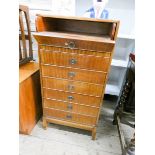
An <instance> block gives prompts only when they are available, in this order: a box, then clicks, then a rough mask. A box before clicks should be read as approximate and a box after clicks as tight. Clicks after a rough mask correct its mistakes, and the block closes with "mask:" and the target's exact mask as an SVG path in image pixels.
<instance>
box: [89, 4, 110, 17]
mask: <svg viewBox="0 0 155 155" xmlns="http://www.w3.org/2000/svg"><path fill="white" fill-rule="evenodd" d="M86 12H88V13H90V18H95V10H94V8H93V7H92V8H90V9H89V10H87V11H86ZM108 15H109V12H108V11H107V10H105V9H104V10H103V11H102V13H101V16H100V18H102V19H108Z"/></svg>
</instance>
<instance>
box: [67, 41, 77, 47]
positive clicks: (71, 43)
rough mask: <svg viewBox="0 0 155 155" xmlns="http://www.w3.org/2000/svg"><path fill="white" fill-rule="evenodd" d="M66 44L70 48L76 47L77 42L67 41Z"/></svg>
mask: <svg viewBox="0 0 155 155" xmlns="http://www.w3.org/2000/svg"><path fill="white" fill-rule="evenodd" d="M65 46H68V48H71V49H72V48H75V43H74V42H73V41H71V42H66V43H65Z"/></svg>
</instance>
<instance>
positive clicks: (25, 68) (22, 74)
mask: <svg viewBox="0 0 155 155" xmlns="http://www.w3.org/2000/svg"><path fill="white" fill-rule="evenodd" d="M38 70H39V64H38V63H36V62H29V63H27V64H24V65H22V66H20V67H19V83H21V82H23V81H24V80H26V79H27V78H29V77H30V76H31V75H32V74H34V73H35V72H37V71H38Z"/></svg>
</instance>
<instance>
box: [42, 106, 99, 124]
mask: <svg viewBox="0 0 155 155" xmlns="http://www.w3.org/2000/svg"><path fill="white" fill-rule="evenodd" d="M43 111H44V116H46V117H53V118H57V119H63V120H66V121H71V122H76V123H80V124H87V125H95V124H96V117H91V116H87V115H79V114H75V113H71V112H65V111H60V110H54V109H48V108H44V109H43Z"/></svg>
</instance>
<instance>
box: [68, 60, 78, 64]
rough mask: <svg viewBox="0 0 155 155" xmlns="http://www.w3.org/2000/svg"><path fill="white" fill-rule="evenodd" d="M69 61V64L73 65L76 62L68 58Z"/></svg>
mask: <svg viewBox="0 0 155 155" xmlns="http://www.w3.org/2000/svg"><path fill="white" fill-rule="evenodd" d="M69 63H70V64H71V65H74V64H76V63H77V60H76V59H70V60H69Z"/></svg>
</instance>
